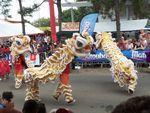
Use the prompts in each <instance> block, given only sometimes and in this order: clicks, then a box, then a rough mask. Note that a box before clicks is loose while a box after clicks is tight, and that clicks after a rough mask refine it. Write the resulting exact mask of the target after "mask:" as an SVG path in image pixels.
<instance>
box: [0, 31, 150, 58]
mask: <svg viewBox="0 0 150 113" xmlns="http://www.w3.org/2000/svg"><path fill="white" fill-rule="evenodd" d="M113 34H114V33H113ZM134 34H135V36H134V37H131V36H130V35H129V33H126V32H122V36H121V38H119V39H118V40H117V41H116V43H117V46H118V47H119V48H120V49H121V50H128V49H131V50H137V49H142V50H143V49H149V48H150V33H149V32H147V33H145V32H144V31H143V30H140V31H139V32H138V33H137V32H135V33H134ZM30 37H31V45H32V46H33V48H34V52H35V53H38V54H40V56H43V57H46V56H50V55H51V54H52V53H53V52H54V51H55V49H56V48H58V47H61V46H62V43H61V42H59V41H58V42H55V43H54V42H53V41H52V39H51V38H50V36H49V35H46V34H37V35H32V36H30ZM112 37H113V38H115V36H114V35H112ZM10 46H11V42H10V41H5V42H4V43H3V44H2V43H1V44H0V58H1V57H3V56H4V55H5V54H9V53H10V48H9V47H10Z"/></svg>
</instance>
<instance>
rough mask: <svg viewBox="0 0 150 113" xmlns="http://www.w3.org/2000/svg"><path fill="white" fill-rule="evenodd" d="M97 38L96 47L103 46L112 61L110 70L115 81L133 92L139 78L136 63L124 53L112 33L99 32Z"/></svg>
mask: <svg viewBox="0 0 150 113" xmlns="http://www.w3.org/2000/svg"><path fill="white" fill-rule="evenodd" d="M96 40H97V41H96V47H97V48H101V49H102V50H103V51H104V52H105V53H106V55H107V57H108V58H109V60H110V62H111V69H110V71H111V72H112V76H113V78H114V82H117V83H118V84H119V86H120V87H123V86H127V88H128V92H129V93H131V94H132V93H133V92H134V90H135V87H136V85H137V78H138V77H137V74H136V73H137V71H136V70H135V69H134V63H133V62H132V60H130V59H128V58H126V57H125V56H124V55H123V53H122V52H121V50H120V49H119V48H118V47H117V44H116V43H115V42H114V41H113V39H112V37H111V34H109V33H106V32H103V33H97V35H96Z"/></svg>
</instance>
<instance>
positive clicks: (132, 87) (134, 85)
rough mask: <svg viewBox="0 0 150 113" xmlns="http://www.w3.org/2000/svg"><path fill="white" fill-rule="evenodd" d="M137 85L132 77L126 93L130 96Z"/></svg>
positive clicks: (135, 79)
mask: <svg viewBox="0 0 150 113" xmlns="http://www.w3.org/2000/svg"><path fill="white" fill-rule="evenodd" d="M136 85H137V78H136V77H132V78H131V79H130V81H129V84H128V92H129V93H130V94H133V93H134V90H135V87H136Z"/></svg>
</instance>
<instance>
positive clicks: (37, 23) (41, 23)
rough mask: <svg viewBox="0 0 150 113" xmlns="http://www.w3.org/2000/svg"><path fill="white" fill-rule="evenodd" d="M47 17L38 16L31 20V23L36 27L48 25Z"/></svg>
mask: <svg viewBox="0 0 150 113" xmlns="http://www.w3.org/2000/svg"><path fill="white" fill-rule="evenodd" d="M49 23H50V22H49V18H40V19H38V20H36V21H34V22H33V25H34V26H36V27H48V26H49Z"/></svg>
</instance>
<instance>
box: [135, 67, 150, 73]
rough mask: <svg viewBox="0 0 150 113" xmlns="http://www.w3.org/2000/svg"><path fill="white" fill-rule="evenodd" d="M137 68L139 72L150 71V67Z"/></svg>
mask: <svg viewBox="0 0 150 113" xmlns="http://www.w3.org/2000/svg"><path fill="white" fill-rule="evenodd" d="M136 69H137V71H139V72H144V73H150V68H148V67H147V68H142V67H140V68H136Z"/></svg>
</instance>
